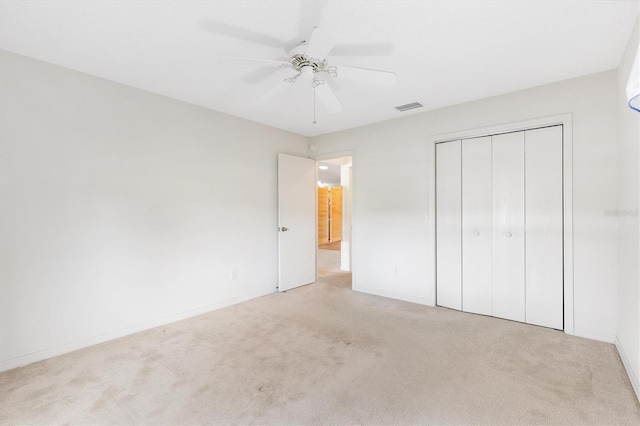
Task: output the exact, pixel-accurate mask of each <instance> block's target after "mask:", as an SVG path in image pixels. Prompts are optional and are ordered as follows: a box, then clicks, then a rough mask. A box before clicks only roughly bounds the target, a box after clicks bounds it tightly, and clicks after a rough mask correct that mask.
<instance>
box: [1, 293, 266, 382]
mask: <svg viewBox="0 0 640 426" xmlns="http://www.w3.org/2000/svg"><path fill="white" fill-rule="evenodd" d="M275 292H276V290H275V287H274V286H269V287H267V288H264V289H262V290H258V291H255V292H252V293H249V294H245V295H242V296H238V297H233V298H231V299H226V300H223V301H220V302H217V303H213V304H211V305H207V306H201V307H199V308H195V309H190V310H188V311H184V312H180V313H177V314H173V315H169V316H166V317H163V318H158V319H155V320H152V321H147V322H144V323H141V324H138V325H134V326H132V327H126V328H122V329H120V330H116V331H111V332H109V333H105V334H101V335H98V336H93V337H89V338H86V339H82V340H78V341H75V342H71V343H67V344H64V345H60V346H55V347H53V348H48V349H43V350H41V351H37V352H32V353H30V354H27V355H21V356H19V357H15V358H10V359H6V360H3V361H0V371H6V370H10V369H12V368H16V367H22V366H25V365H28V364H31V363H34V362H37V361H42V360H45V359H48V358H53V357H55V356H58V355H63V354H66V353H69V352H73V351H76V350H78V349H82V348H86V347H89V346H93V345H97V344H99V343H104V342H108V341H109V340H113V339H117V338H120V337H124V336H128V335H130V334H133V333H138V332H140V331H144V330H149V329H152V328H155V327H159V326H163V325H166V324H171V323H174V322H176V321H180V320H183V319H187V318H191V317H195V316H198V315H202V314H205V313H207V312H211V311H215V310H217V309H222V308H226V307H227V306H231V305H235V304H238V303H241V302H245V301H247V300H251V299H255V298H257V297H261V296H266V295H267V294H271V293H275Z"/></svg>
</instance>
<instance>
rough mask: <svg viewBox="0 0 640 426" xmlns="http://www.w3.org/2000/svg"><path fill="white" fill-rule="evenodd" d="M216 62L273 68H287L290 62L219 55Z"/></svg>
mask: <svg viewBox="0 0 640 426" xmlns="http://www.w3.org/2000/svg"><path fill="white" fill-rule="evenodd" d="M218 62H225V63H232V64H238V65H253V66H258V67H274V68H289V67H291V64H290V63H289V62H284V61H271V60H269V59H254V58H235V57H233V56H220V57H218Z"/></svg>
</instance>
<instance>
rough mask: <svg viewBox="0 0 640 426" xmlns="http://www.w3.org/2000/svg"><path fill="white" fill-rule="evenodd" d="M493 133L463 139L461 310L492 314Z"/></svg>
mask: <svg viewBox="0 0 640 426" xmlns="http://www.w3.org/2000/svg"><path fill="white" fill-rule="evenodd" d="M491 221H492V219H491V137H490V136H488V137H484V138H476V139H466V140H463V141H462V310H463V311H465V312H474V313H478V314H484V315H491V313H492V309H491V245H492V233H491Z"/></svg>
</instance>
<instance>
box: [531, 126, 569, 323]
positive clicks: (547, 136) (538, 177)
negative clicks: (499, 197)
mask: <svg viewBox="0 0 640 426" xmlns="http://www.w3.org/2000/svg"><path fill="white" fill-rule="evenodd" d="M525 151H526V156H525V162H526V168H525V170H526V177H525V181H526V187H525V194H526V203H525V205H526V210H525V219H526V251H525V253H526V265H527V268H526V281H525V282H526V301H527V303H526V322H527V323H530V324H537V325H542V326H545V327H552V328H556V329H563V324H564V321H563V261H562V257H563V240H562V221H563V219H562V127H561V126H556V127H547V128H544V129H536V130H529V131H527V132H526V133H525Z"/></svg>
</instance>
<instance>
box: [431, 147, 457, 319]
mask: <svg viewBox="0 0 640 426" xmlns="http://www.w3.org/2000/svg"><path fill="white" fill-rule="evenodd" d="M460 147H461V141H452V142H445V143H439V144H436V303H437V304H438V305H439V306H444V307H447V308H452V309H458V310H460V309H462V264H461V259H462V257H461V251H462V244H461V241H460V238H461V214H462V212H461V195H462V194H461V170H460V161H461V157H460V155H461V149H460Z"/></svg>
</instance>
